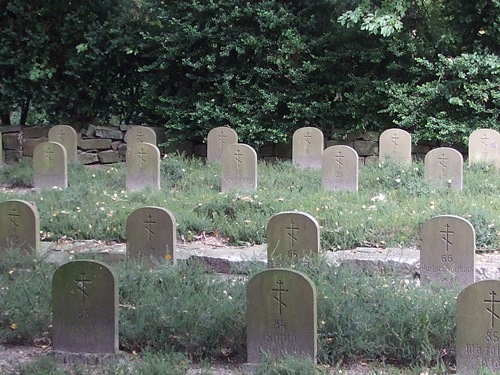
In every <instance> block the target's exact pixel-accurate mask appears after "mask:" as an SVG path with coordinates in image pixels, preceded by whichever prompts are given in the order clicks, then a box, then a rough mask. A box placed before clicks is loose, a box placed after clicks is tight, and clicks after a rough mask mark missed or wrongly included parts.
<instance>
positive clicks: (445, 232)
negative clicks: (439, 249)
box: [440, 224, 455, 252]
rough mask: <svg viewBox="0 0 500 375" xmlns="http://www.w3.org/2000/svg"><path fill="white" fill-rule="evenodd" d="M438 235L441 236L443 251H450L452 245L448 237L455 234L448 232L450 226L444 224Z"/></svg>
mask: <svg viewBox="0 0 500 375" xmlns="http://www.w3.org/2000/svg"><path fill="white" fill-rule="evenodd" d="M440 233H441V234H442V235H443V236H442V237H441V239H442V240H443V241H444V250H445V251H446V252H448V251H449V250H450V246H451V245H453V244H452V242H451V240H450V237H451V235H453V234H455V232H454V231H452V230H450V224H446V225H445V226H444V230H442V231H440Z"/></svg>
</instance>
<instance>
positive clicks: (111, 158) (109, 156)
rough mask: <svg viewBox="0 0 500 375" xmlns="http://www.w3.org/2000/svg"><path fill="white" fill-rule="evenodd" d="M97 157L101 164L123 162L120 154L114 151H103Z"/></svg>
mask: <svg viewBox="0 0 500 375" xmlns="http://www.w3.org/2000/svg"><path fill="white" fill-rule="evenodd" d="M97 157H98V159H99V163H101V164H110V163H118V162H120V161H121V159H120V155H118V152H117V151H113V150H106V151H101V152H99V153H97Z"/></svg>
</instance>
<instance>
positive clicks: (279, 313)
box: [246, 268, 317, 363]
mask: <svg viewBox="0 0 500 375" xmlns="http://www.w3.org/2000/svg"><path fill="white" fill-rule="evenodd" d="M316 300H317V295H316V287H315V286H314V284H313V282H312V281H311V279H309V277H308V276H306V275H305V274H303V273H301V272H298V271H293V270H287V269H279V268H278V269H271V270H267V271H263V272H260V273H258V274H256V275H255V276H253V277H252V278H251V279H250V281H249V282H248V286H247V298H246V301H247V302H246V306H247V355H248V360H247V362H248V363H259V362H261V361H262V359H263V358H264V356H265V355H268V356H269V357H270V358H271V359H272V360H279V359H282V358H284V357H285V356H294V357H306V358H309V359H311V360H312V361H313V362H316V353H317V307H316V304H317V301H316Z"/></svg>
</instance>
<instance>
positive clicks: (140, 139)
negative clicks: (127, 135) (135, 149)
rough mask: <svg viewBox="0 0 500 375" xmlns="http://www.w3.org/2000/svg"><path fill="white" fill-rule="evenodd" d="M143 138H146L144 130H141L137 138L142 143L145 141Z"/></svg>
mask: <svg viewBox="0 0 500 375" xmlns="http://www.w3.org/2000/svg"><path fill="white" fill-rule="evenodd" d="M143 139H144V134H143V133H142V131H140V132H139V133H137V140H138V141H139V142H141V143H142V142H144V141H143Z"/></svg>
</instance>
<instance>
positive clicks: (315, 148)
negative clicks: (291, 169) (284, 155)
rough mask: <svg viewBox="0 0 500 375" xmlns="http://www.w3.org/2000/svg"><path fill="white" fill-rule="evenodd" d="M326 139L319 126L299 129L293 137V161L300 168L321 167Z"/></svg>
mask: <svg viewBox="0 0 500 375" xmlns="http://www.w3.org/2000/svg"><path fill="white" fill-rule="evenodd" d="M324 147H325V141H324V137H323V132H322V131H321V130H319V129H318V128H314V127H309V126H308V127H304V128H300V129H297V130H296V131H295V132H294V133H293V137H292V163H293V164H294V165H295V166H296V167H298V168H311V169H321V161H322V155H323V149H324Z"/></svg>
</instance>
